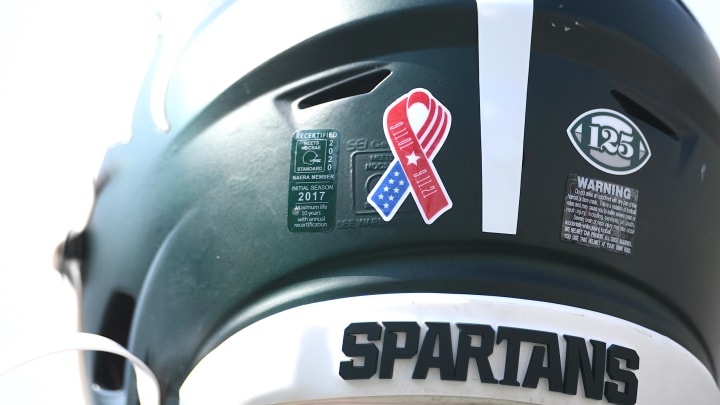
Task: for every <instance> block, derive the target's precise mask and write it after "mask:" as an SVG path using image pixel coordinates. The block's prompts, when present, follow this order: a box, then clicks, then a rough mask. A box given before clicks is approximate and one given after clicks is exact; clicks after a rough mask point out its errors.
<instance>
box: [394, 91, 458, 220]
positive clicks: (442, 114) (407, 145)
mask: <svg viewBox="0 0 720 405" xmlns="http://www.w3.org/2000/svg"><path fill="white" fill-rule="evenodd" d="M415 104H420V106H422V107H424V109H425V110H426V111H427V116H426V117H425V120H424V121H423V122H422V124H421V125H419V128H418V129H417V130H416V129H414V128H413V126H412V125H411V117H410V116H409V115H410V114H409V112H410V109H411V108H412V107H413V106H414V105H415ZM451 119H452V117H451V115H450V112H449V111H448V110H447V108H445V106H443V105H442V104H441V103H440V102H439V101H438V100H437V99H436V98H435V97H433V95H432V94H430V92H429V91H427V90H425V89H420V88H418V89H413V90H411V91H410V92H409V93H407V94H405V95H403V96H402V97H400V98H398V99H397V100H395V101H394V102H393V103H392V104H390V106H389V107H388V108H387V109H386V110H385V114H384V117H383V124H384V129H385V137H386V138H387V140H388V144H389V145H390V148H391V149H392V152H393V155H395V158H396V159H398V160H399V161H400V164H401V165H402V168H403V170H404V171H405V175H406V176H407V178H408V181H409V183H410V191H411V193H412V196H413V198H414V199H415V203H416V204H417V207H418V209H419V210H420V213H421V214H422V217H423V219H424V220H425V223H426V224H431V223H433V222H434V221H435V220H436V219H437V218H438V217H439V216H440V215H442V214H443V213H444V212H445V211H447V210H449V209H450V208H452V201H451V200H450V196H449V195H448V193H447V191H446V190H445V186H444V185H443V183H442V181H441V180H440V176H439V175H438V173H437V170H436V169H435V166H434V165H433V163H432V159H433V158H434V157H435V155H436V154H437V152H438V150H440V148H441V147H442V144H443V143H444V142H445V138H447V134H448V132H449V130H450V124H451ZM426 151H427V152H426Z"/></svg>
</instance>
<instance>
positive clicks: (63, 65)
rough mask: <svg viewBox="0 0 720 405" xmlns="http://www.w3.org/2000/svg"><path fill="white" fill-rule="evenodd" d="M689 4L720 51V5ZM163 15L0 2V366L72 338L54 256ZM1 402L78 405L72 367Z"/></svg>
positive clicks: (125, 133) (708, 1)
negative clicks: (9, 356) (8, 358)
mask: <svg viewBox="0 0 720 405" xmlns="http://www.w3.org/2000/svg"><path fill="white" fill-rule="evenodd" d="M686 4H687V5H688V6H689V8H690V9H691V10H692V11H693V12H694V13H695V15H696V17H697V18H698V20H699V21H700V23H701V24H702V25H704V26H705V28H706V31H707V33H708V36H709V37H711V39H712V40H713V41H714V43H715V44H716V47H719V48H720V0H687V1H686ZM160 6H161V3H160V2H159V1H147V0H124V1H118V0H114V1H110V0H64V1H57V0H0V187H1V190H2V191H1V192H0V365H1V364H2V358H3V357H2V356H3V355H2V353H7V352H22V351H23V350H30V351H31V352H32V350H33V349H35V348H37V347H39V346H38V345H40V344H42V342H43V341H47V339H52V336H53V335H55V334H57V333H61V332H69V331H72V330H74V329H75V327H76V304H75V296H74V292H73V291H72V289H71V288H70V287H69V285H68V284H67V283H66V282H63V281H62V280H61V279H60V276H59V275H58V273H57V272H55V271H54V270H53V269H52V252H53V250H54V249H55V247H56V246H57V244H58V243H59V242H60V241H62V240H63V239H64V237H65V235H66V233H67V231H68V230H69V229H76V230H79V229H81V228H82V226H83V224H84V223H85V220H86V218H87V214H88V212H89V210H90V207H91V204H92V182H93V179H94V176H95V175H96V174H97V171H98V169H99V167H100V164H101V162H102V158H103V155H104V154H105V150H106V149H107V147H108V146H110V145H112V144H115V143H118V142H122V141H123V140H127V139H128V138H129V137H130V125H131V117H132V110H133V107H134V102H135V97H136V95H137V92H138V90H139V87H140V82H141V80H142V78H143V75H144V73H145V70H146V68H147V65H148V62H149V60H150V57H151V55H152V52H153V50H154V44H155V38H156V32H157V28H158V19H157V15H156V10H158V9H159V7H160ZM0 368H1V367H0ZM0 402H1V403H13V404H43V403H52V404H79V403H81V396H80V389H79V378H78V369H77V355H76V354H74V353H66V354H62V355H55V356H51V357H47V358H44V359H41V360H38V361H36V362H34V363H31V364H29V365H27V366H24V367H22V368H20V369H17V370H15V371H13V372H11V373H10V374H6V375H5V376H0Z"/></svg>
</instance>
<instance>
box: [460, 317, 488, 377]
mask: <svg viewBox="0 0 720 405" xmlns="http://www.w3.org/2000/svg"><path fill="white" fill-rule="evenodd" d="M457 327H458V329H460V336H459V337H458V352H457V359H455V378H454V380H456V381H466V380H467V374H468V366H469V363H470V358H471V357H472V358H474V359H475V363H476V364H477V369H478V373H479V374H480V381H481V382H484V383H492V384H497V382H498V380H496V379H495V376H493V372H492V368H490V360H488V357H490V355H491V354H492V352H493V348H494V347H495V330H493V328H492V327H491V326H490V325H476V324H472V323H459V324H457ZM473 336H479V337H480V346H473V345H472V337H473Z"/></svg>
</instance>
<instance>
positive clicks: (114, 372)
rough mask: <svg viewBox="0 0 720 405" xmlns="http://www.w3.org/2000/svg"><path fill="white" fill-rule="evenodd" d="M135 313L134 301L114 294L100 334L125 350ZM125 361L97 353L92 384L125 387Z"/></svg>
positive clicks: (129, 297)
mask: <svg viewBox="0 0 720 405" xmlns="http://www.w3.org/2000/svg"><path fill="white" fill-rule="evenodd" d="M134 311H135V299H133V298H132V297H131V296H129V295H127V294H124V293H121V292H115V293H114V294H113V295H112V297H111V298H110V302H109V304H108V306H107V308H106V309H105V316H104V317H103V324H102V327H101V329H100V334H101V335H103V336H105V337H107V338H110V339H112V340H114V341H115V342H117V343H119V344H120V345H122V346H123V347H125V348H127V345H128V337H129V335H130V325H131V324H132V318H133V312H134ZM125 363H126V360H125V359H124V358H123V357H121V356H118V355H115V354H112V353H104V352H98V353H97V354H96V357H95V367H94V370H95V371H94V375H93V382H94V383H95V384H96V385H97V386H99V387H101V388H104V389H108V390H119V389H122V388H123V386H124V385H125Z"/></svg>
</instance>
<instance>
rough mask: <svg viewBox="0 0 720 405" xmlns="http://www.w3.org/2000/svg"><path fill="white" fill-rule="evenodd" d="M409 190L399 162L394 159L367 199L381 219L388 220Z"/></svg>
mask: <svg viewBox="0 0 720 405" xmlns="http://www.w3.org/2000/svg"><path fill="white" fill-rule="evenodd" d="M409 192H410V184H408V178H407V176H406V175H405V171H404V170H403V168H402V165H401V164H400V162H399V161H398V160H397V159H395V160H394V161H393V164H392V165H391V166H390V167H389V168H388V169H387V170H386V171H385V173H383V176H382V177H381V178H380V181H379V183H378V185H376V186H375V188H374V189H373V191H372V192H371V194H370V196H369V198H368V200H370V201H371V203H372V204H373V205H374V206H375V208H377V209H378V212H379V213H380V215H381V216H382V217H383V219H385V220H386V221H389V220H390V219H391V218H392V217H393V216H394V215H395V212H396V211H397V210H398V208H400V205H401V204H402V203H403V201H405V198H407V194H408V193H409Z"/></svg>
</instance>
